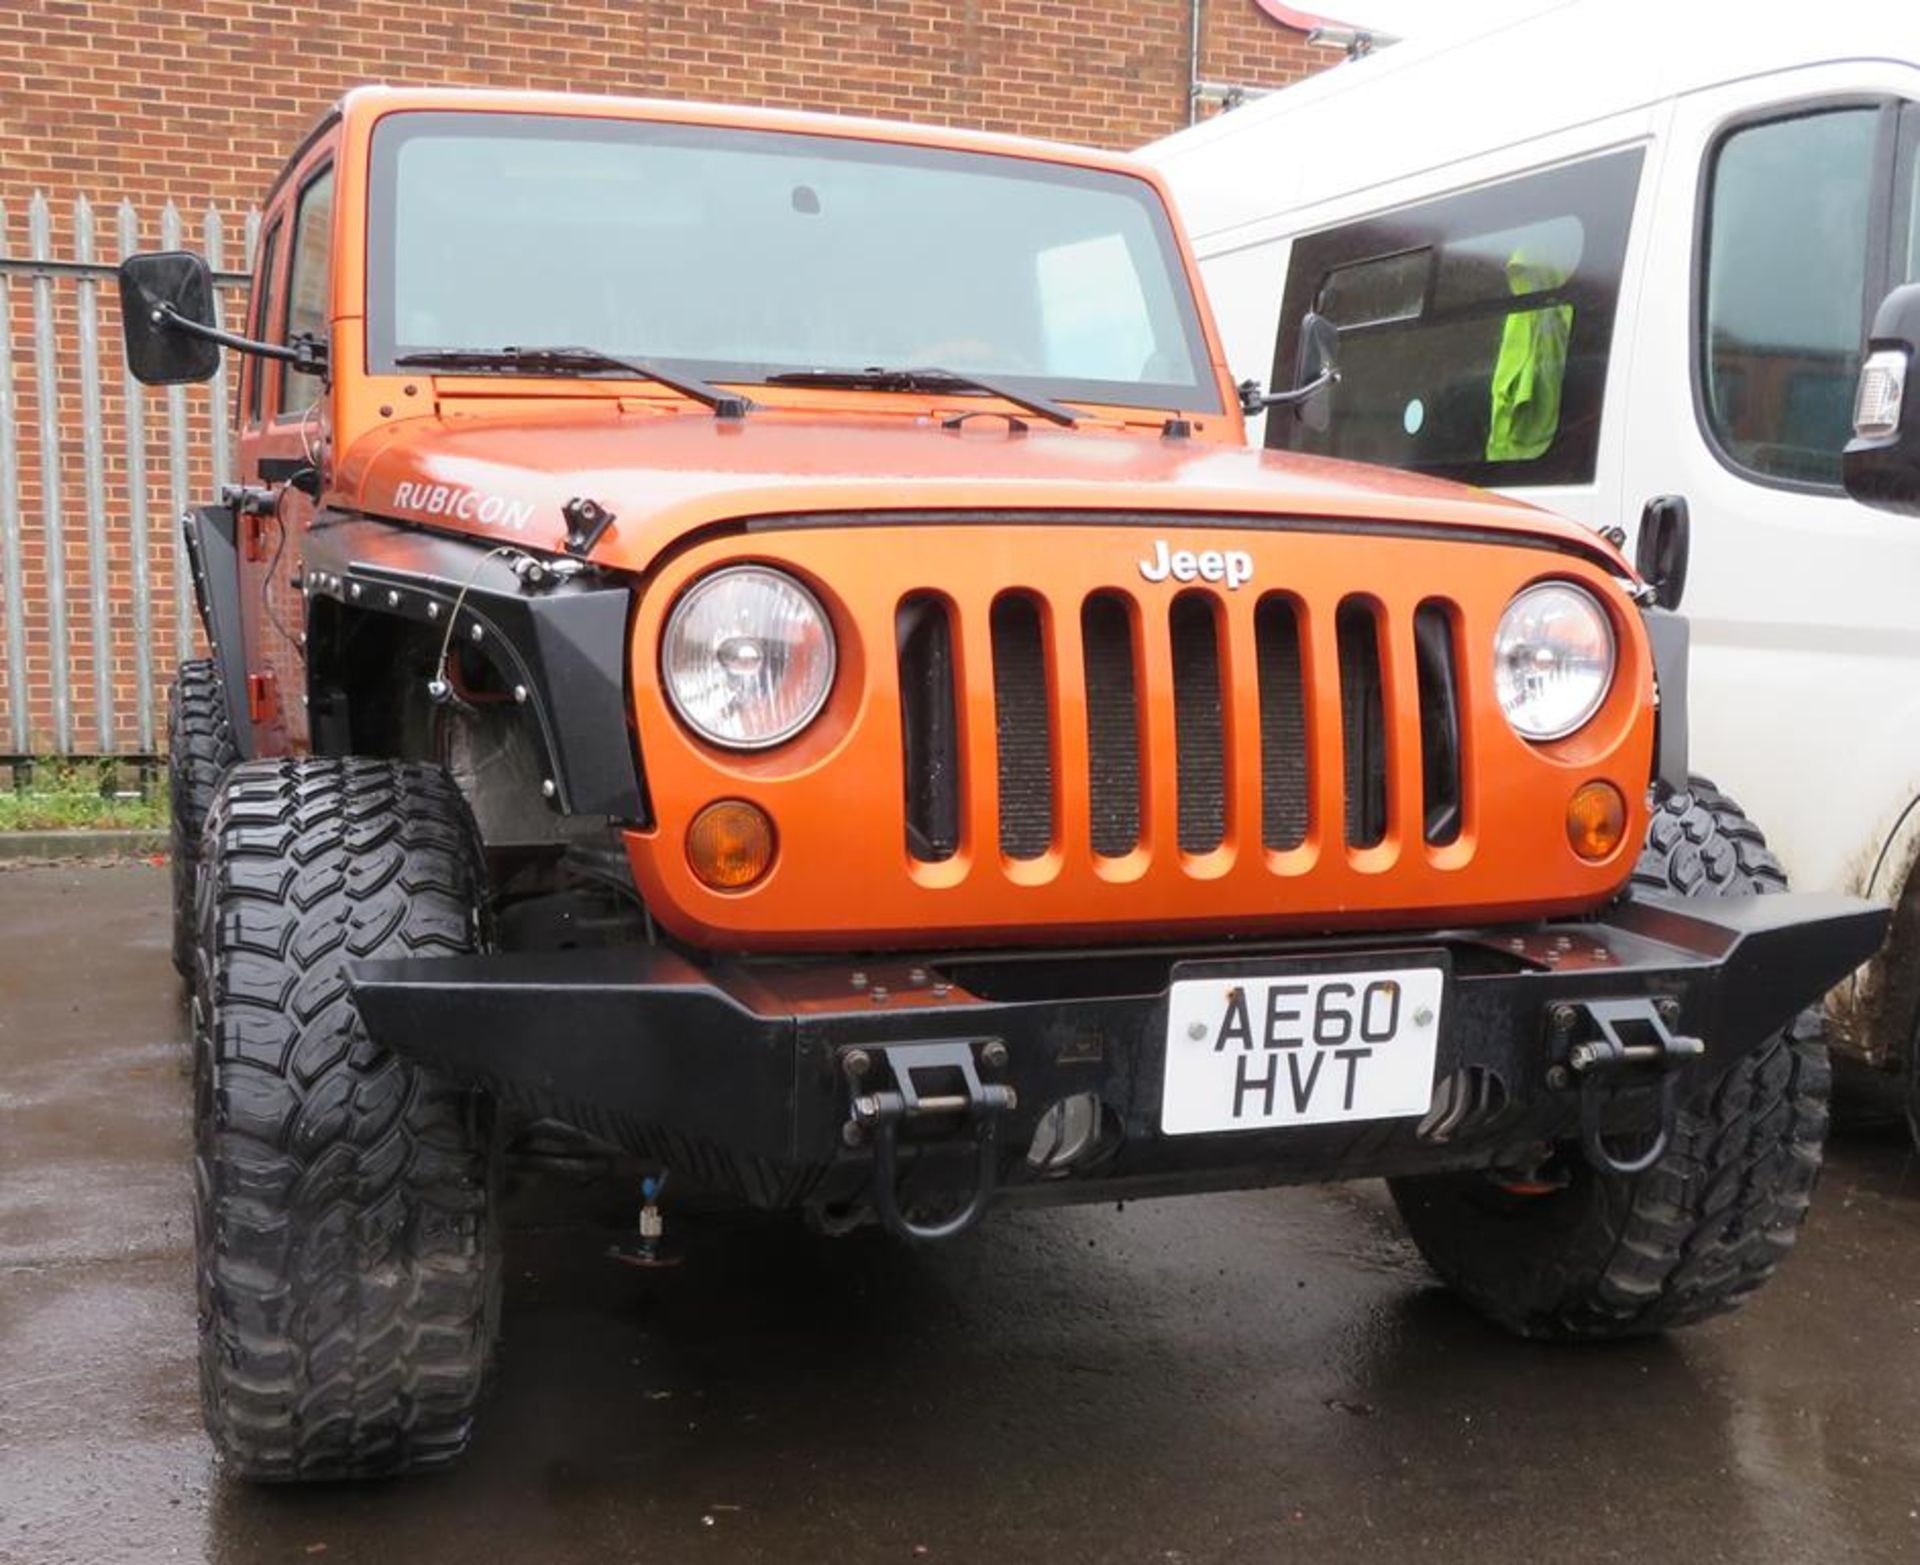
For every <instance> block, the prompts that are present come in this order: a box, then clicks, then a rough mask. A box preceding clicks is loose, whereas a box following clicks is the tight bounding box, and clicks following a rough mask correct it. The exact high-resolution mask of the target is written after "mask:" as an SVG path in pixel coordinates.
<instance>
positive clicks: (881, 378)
mask: <svg viewBox="0 0 1920 1565" xmlns="http://www.w3.org/2000/svg"><path fill="white" fill-rule="evenodd" d="M767 384H768V385H769V386H853V387H859V388H861V389H864V390H868V391H978V392H982V393H984V394H985V395H987V396H989V397H998V398H999V399H1000V400H1001V401H1002V402H1011V403H1012V404H1013V405H1014V406H1015V407H1017V408H1025V409H1026V410H1027V411H1028V412H1029V413H1037V414H1039V415H1040V417H1042V418H1044V419H1050V420H1052V422H1054V423H1056V424H1065V425H1066V426H1067V427H1068V428H1069V429H1071V428H1072V427H1073V426H1074V425H1075V424H1077V423H1079V422H1080V415H1079V414H1078V413H1076V412H1074V410H1073V409H1072V408H1070V407H1064V406H1062V405H1061V404H1060V403H1058V402H1049V401H1048V400H1047V399H1046V398H1045V397H1036V396H1032V395H1030V394H1029V393H1027V392H1024V391H1009V390H1007V388H1006V387H1005V386H1002V385H1000V384H999V383H997V382H995V381H991V380H982V379H980V377H979V376H978V375H962V374H959V373H958V372H957V371H954V370H943V369H912V370H905V369H883V368H880V367H879V366H874V367H873V368H870V369H863V370H835V369H817V370H785V371H782V372H781V373H780V374H778V375H769V376H768V377H767Z"/></svg>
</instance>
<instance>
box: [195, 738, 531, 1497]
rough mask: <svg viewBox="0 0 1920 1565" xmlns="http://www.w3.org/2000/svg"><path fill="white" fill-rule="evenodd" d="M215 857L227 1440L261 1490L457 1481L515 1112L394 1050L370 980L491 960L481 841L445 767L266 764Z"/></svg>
mask: <svg viewBox="0 0 1920 1565" xmlns="http://www.w3.org/2000/svg"><path fill="white" fill-rule="evenodd" d="M205 844H206V861H205V864H204V874H203V875H202V877H201V882H200V891H199V905H198V915H199V917H198V930H199V948H198V953H197V955H198V960H199V963H200V975H199V981H198V987H199V992H200V994H201V996H202V1003H201V1004H200V1006H198V1007H196V1010H197V1012H198V1025H199V1026H200V1028H201V1029H202V1037H201V1038H200V1039H199V1040H197V1045H196V1048H195V1051H194V1053H195V1081H194V1122H195V1152H194V1179H195V1197H196V1201H195V1224H194V1239H195V1251H196V1270H197V1274H198V1289H199V1307H200V1371H201V1391H202V1400H203V1404H204V1411H205V1416H206V1424H207V1429H208V1432H209V1433H210V1434H211V1435H212V1437H213V1440H214V1444H215V1445H216V1446H217V1447H218V1449H219V1450H220V1452H221V1454H222V1456H223V1457H224V1458H225V1460H226V1462H227V1463H228V1464H229V1466H230V1467H231V1468H232V1469H233V1470H234V1471H236V1472H237V1473H239V1474H240V1475H242V1476H244V1477H248V1478H256V1479H327V1478H363V1477H373V1476H378V1475H383V1474H391V1473H399V1472H404V1471H410V1470H414V1469H419V1468H426V1467H434V1466H439V1465H441V1464H444V1463H446V1462H448V1461H451V1460H452V1459H453V1458H454V1457H456V1456H458V1455H459V1454H460V1452H461V1451H462V1450H463V1449H464V1448H465V1446H466V1444H467V1440H468V1437H469V1434H470V1431H471V1429H472V1426H473V1418H474V1410H475V1406H476V1404H477V1403H478V1401H479V1398H480V1392H481V1386H482V1381H483V1378H484V1372H485V1369H486V1365H487V1362H488V1359H489V1357H490V1353H491V1347H492V1339H493V1335H494V1329H495V1323H496V1320H497V1316H498V1296H499V1279H500V1259H499V1238H498V1232H497V1226H496V1220H495V1210H494V1208H495V1186H496V1182H497V1180H496V1175H497V1169H498V1162H499V1158H498V1148H497V1145H496V1141H495V1137H494V1133H493V1113H492V1106H491V1103H490V1102H489V1101H488V1099H487V1098H486V1097H485V1095H484V1094H481V1093H479V1092H477V1091H473V1090H469V1089H467V1088H464V1087H460V1086H456V1085H454V1084H453V1083H451V1082H449V1081H446V1080H444V1079H441V1078H439V1077H437V1076H435V1075H433V1074H431V1073H429V1072H427V1071H424V1070H421V1069H419V1068H418V1067H416V1066H414V1065H411V1064H409V1063H408V1062H407V1061H405V1060H403V1059H401V1058H399V1057H398V1056H396V1055H394V1054H392V1053H390V1052H388V1051H387V1050H385V1049H382V1048H380V1047H379V1046H378V1045H377V1044H375V1043H373V1042H372V1041H371V1040H370V1039H369V1038H368V1037H367V1035H366V1032H365V1030H364V1029H363V1028H362V1027H361V1025H360V1022H359V1018H358V1016H357V1015H356V1013H355V1011H354V1008H353V1004H352V1001H351V998H350V995H349V992H348V988H347V983H346V972H345V969H346V964H347V963H348V962H350V961H354V960H358V959H362V958H370V957H401V956H432V955H448V956H452V955H462V954H467V953H471V952H474V951H478V950H482V949H484V948H485V946H486V944H487V936H488V923H487V917H486V906H485V870H484V868H483V864H482V860H481V855H480V846H479V840H478V836H477V833H476V832H475V830H474V827H473V821H472V817H471V816H470V815H469V814H468V812H467V807H466V805H465V803H464V801H463V800H462V799H461V797H460V794H459V792H458V790H457V789H456V788H455V787H454V785H453V783H452V781H451V780H450V779H449V778H448V777H447V775H446V774H445V773H444V772H442V771H441V770H440V769H439V768H437V767H428V766H420V765H413V764H406V763H397V762H384V761H362V760H322V759H306V760H273V761H245V762H241V763H240V764H239V765H237V766H235V767H234V768H233V769H232V770H231V771H229V772H228V774H227V777H226V780H225V782H224V783H223V784H222V786H221V788H220V790H219V792H218V793H217V795H216V796H215V800H214V804H213V809H212V812H211V814H210V816H209V818H208V823H207V832H206V839H205Z"/></svg>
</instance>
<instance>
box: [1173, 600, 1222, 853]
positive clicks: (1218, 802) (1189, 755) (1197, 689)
mask: <svg viewBox="0 0 1920 1565" xmlns="http://www.w3.org/2000/svg"><path fill="white" fill-rule="evenodd" d="M1167 628H1168V632H1169V635H1170V637H1171V640H1172V646H1173V736H1174V752H1175V755H1174V760H1175V780H1176V782H1177V785H1178V789H1179V799H1180V851H1181V852H1183V853H1211V852H1212V851H1213V850H1214V849H1215V848H1217V847H1219V846H1220V843H1221V841H1222V840H1223V839H1224V838H1225V837H1226V834H1227V803H1226V786H1227V765H1226V749H1225V724H1224V723H1223V721H1222V713H1221V692H1220V633H1219V628H1218V625H1217V623H1216V620H1215V610H1214V603H1213V600H1212V599H1211V598H1208V597H1204V596H1202V595H1201V594H1199V593H1184V594H1182V595H1181V596H1180V597H1178V598H1175V599H1174V600H1173V607H1172V609H1171V610H1170V611H1169V617H1168V623H1167Z"/></svg>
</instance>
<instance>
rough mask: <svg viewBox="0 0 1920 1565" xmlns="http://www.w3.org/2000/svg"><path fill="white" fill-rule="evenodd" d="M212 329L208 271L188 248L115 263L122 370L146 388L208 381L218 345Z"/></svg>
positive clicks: (215, 367) (215, 365) (210, 275)
mask: <svg viewBox="0 0 1920 1565" xmlns="http://www.w3.org/2000/svg"><path fill="white" fill-rule="evenodd" d="M194 326H200V327H204V328H207V329H209V330H211V329H213V272H212V270H211V269H210V268H209V267H208V265H207V263H206V260H205V258H204V257H202V256H198V255H195V254H194V253H193V252H192V251H190V250H150V251H147V252H146V253H144V254H141V255H130V256H128V257H127V258H126V260H124V261H122V262H121V263H120V329H121V333H122V335H123V336H124V338H125V340H126V345H127V368H128V369H130V370H132V371H133V377H134V379H135V380H137V381H139V382H140V383H141V384H142V385H146V386H180V385H185V384H186V383H188V382H190V381H197V380H211V379H212V378H213V375H214V372H215V371H216V370H218V369H219V368H220V345H219V343H218V342H215V341H213V340H211V339H210V338H207V337H204V336H201V335H200V334H199V333H198V332H195V331H193V330H191V329H190V328H192V327H194Z"/></svg>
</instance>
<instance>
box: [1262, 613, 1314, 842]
mask: <svg viewBox="0 0 1920 1565" xmlns="http://www.w3.org/2000/svg"><path fill="white" fill-rule="evenodd" d="M1253 642H1254V655H1255V657H1256V658H1257V659H1258V660H1259V664H1260V840H1261V842H1263V843H1264V844H1265V845H1266V846H1267V847H1269V848H1272V849H1274V850H1276V851H1281V850H1284V849H1287V848H1297V847H1299V846H1300V844H1301V843H1303V842H1305V841H1306V840H1307V693H1306V685H1305V683H1304V678H1303V675H1302V671H1301V664H1300V614H1299V611H1298V610H1297V609H1296V608H1295V607H1294V605H1293V603H1292V602H1291V601H1290V600H1289V599H1286V598H1283V597H1279V596H1276V595H1269V596H1267V597H1265V598H1262V599H1261V600H1260V603H1259V606H1258V607H1257V608H1256V609H1255V610H1254V616H1253Z"/></svg>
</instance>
